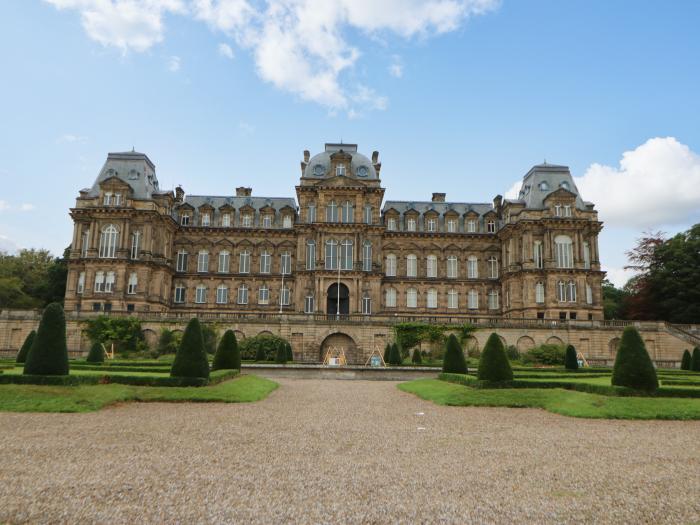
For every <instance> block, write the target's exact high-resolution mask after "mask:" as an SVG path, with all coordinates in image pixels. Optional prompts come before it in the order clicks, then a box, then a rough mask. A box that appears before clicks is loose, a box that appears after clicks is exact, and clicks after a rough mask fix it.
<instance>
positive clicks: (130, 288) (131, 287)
mask: <svg viewBox="0 0 700 525" xmlns="http://www.w3.org/2000/svg"><path fill="white" fill-rule="evenodd" d="M138 283H139V278H138V276H137V275H136V272H131V274H130V275H129V282H128V285H127V289H126V293H128V294H129V295H133V294H135V293H136V287H137V286H138Z"/></svg>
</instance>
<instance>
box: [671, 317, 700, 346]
mask: <svg viewBox="0 0 700 525" xmlns="http://www.w3.org/2000/svg"><path fill="white" fill-rule="evenodd" d="M665 325H666V329H667V330H668V332H669V333H670V334H673V335H674V336H676V337H678V338H679V339H682V340H683V341H685V342H686V343H688V344H691V345H693V346H700V325H692V324H671V323H665Z"/></svg>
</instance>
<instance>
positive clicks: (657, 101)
mask: <svg viewBox="0 0 700 525" xmlns="http://www.w3.org/2000/svg"><path fill="white" fill-rule="evenodd" d="M699 20H700V3H698V2H691V1H687V2H682V1H678V2H652V1H647V2H640V3H631V2H602V1H601V2H583V1H580V2H577V1H571V2H558V1H530V2H521V1H520V2H519V1H515V0H502V1H501V2H497V1H493V0H425V1H423V2H421V1H418V0H385V1H384V2H376V1H374V2H372V1H370V0H356V1H352V0H323V1H321V0H260V1H256V0H220V1H216V0H143V1H137V0H47V1H30V0H9V1H6V2H2V3H0V46H2V47H1V48H2V49H3V52H2V54H0V66H2V68H1V70H2V71H3V73H4V74H3V77H4V78H3V81H2V82H0V118H1V119H2V122H3V125H2V126H0V153H2V158H3V163H2V164H1V165H0V181H2V186H1V187H2V193H1V194H0V249H3V248H4V249H7V250H13V249H16V248H18V247H19V248H24V247H45V248H49V249H50V250H52V251H53V252H54V253H57V254H58V253H60V252H61V251H62V249H63V248H64V247H65V246H67V245H68V244H69V242H70V240H71V235H72V225H71V220H70V217H69V216H68V208H69V207H70V206H72V205H73V204H74V199H75V197H76V196H77V192H78V190H79V189H80V188H82V187H85V186H90V185H91V184H92V182H93V180H94V178H95V177H96V175H97V172H98V170H99V169H100V167H101V166H102V163H103V162H104V159H105V156H106V154H107V152H108V151H123V150H127V149H128V150H130V149H131V148H132V147H135V148H136V150H137V151H143V152H145V153H147V154H148V155H149V157H150V158H151V160H153V162H154V163H155V164H156V168H157V175H158V179H159V181H160V183H161V187H163V188H172V187H173V186H174V185H177V184H182V185H183V186H184V188H185V190H186V191H187V192H188V193H193V194H203V193H210V194H231V193H232V192H233V188H235V187H236V186H240V185H250V186H252V187H253V191H254V193H255V194H259V195H270V196H293V195H294V185H295V183H296V182H297V179H298V177H299V174H300V173H299V161H300V160H301V157H302V151H303V150H304V149H309V150H311V152H312V154H313V153H315V152H318V151H320V150H321V149H322V148H323V143H324V142H333V141H339V140H341V139H342V140H343V141H345V142H353V143H358V144H359V147H360V150H361V151H364V152H365V153H366V154H368V155H369V154H370V153H371V151H373V150H375V149H376V150H379V152H380V159H381V161H382V163H383V165H382V181H383V184H384V186H385V187H386V188H387V193H386V197H387V198H389V199H415V200H419V199H428V198H429V197H430V194H431V193H432V192H433V191H444V192H447V194H448V199H453V200H459V201H491V199H492V198H493V197H494V196H495V195H496V194H505V193H506V192H508V191H509V189H511V188H512V187H513V185H514V183H516V182H517V181H518V180H519V179H520V178H521V177H522V175H523V174H524V173H525V172H526V171H527V170H528V169H529V168H530V167H531V166H532V165H533V164H536V163H539V162H541V161H542V160H544V159H546V160H547V161H548V162H551V163H558V164H566V165H568V166H570V167H571V170H572V173H573V175H574V176H575V177H580V179H578V180H577V183H578V185H579V189H580V191H581V193H582V195H583V197H584V199H586V200H591V201H594V202H596V204H597V208H598V209H599V212H600V217H601V220H603V221H605V224H606V227H605V230H604V234H603V235H602V237H601V254H602V259H603V264H604V266H605V268H607V269H608V270H609V271H610V276H611V277H612V278H613V280H615V282H617V283H618V284H622V283H623V282H624V280H625V277H626V275H625V274H624V273H623V272H622V271H621V268H622V266H624V264H625V255H624V252H625V250H627V249H629V248H630V247H631V246H632V245H633V244H634V239H635V238H636V237H637V236H638V235H639V234H640V233H641V232H642V231H643V230H645V229H654V230H656V229H661V230H663V231H666V232H668V233H675V232H677V231H681V230H683V229H686V228H687V227H688V226H689V225H691V224H693V223H696V222H699V221H700V206H699V205H698V204H699V203H700V156H698V153H697V152H700V126H698V122H700V97H698V94H697V93H698V92H699V90H700V37H698V33H697V23H698V21H699Z"/></svg>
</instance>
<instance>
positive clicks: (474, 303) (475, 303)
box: [467, 290, 479, 310]
mask: <svg viewBox="0 0 700 525" xmlns="http://www.w3.org/2000/svg"><path fill="white" fill-rule="evenodd" d="M467 308H469V309H470V310H477V309H478V308H479V292H477V291H476V290H469V293H468V294H467Z"/></svg>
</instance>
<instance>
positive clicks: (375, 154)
mask: <svg viewBox="0 0 700 525" xmlns="http://www.w3.org/2000/svg"><path fill="white" fill-rule="evenodd" d="M378 161H379V152H378V151H373V152H372V164H376V163H377V162H378Z"/></svg>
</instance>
